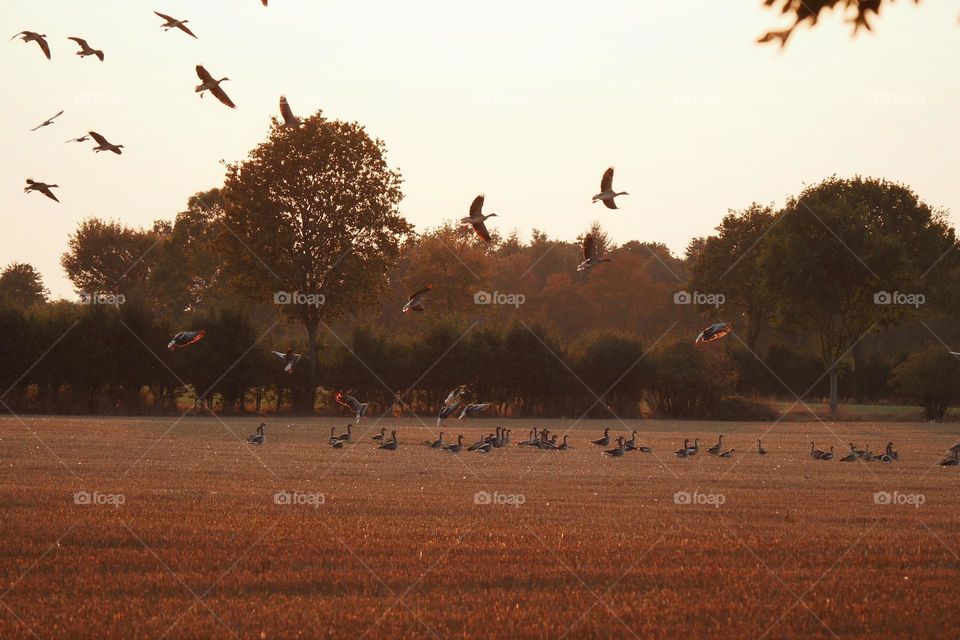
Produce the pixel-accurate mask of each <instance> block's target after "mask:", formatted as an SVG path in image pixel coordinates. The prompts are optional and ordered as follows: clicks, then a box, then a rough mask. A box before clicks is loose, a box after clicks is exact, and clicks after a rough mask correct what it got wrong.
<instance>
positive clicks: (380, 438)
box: [370, 427, 443, 442]
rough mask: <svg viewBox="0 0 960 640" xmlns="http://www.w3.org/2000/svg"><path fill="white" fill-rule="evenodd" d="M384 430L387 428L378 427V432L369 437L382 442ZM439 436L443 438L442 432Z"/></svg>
mask: <svg viewBox="0 0 960 640" xmlns="http://www.w3.org/2000/svg"><path fill="white" fill-rule="evenodd" d="M386 432H387V430H386V429H385V428H383V427H380V433H378V434H376V435H373V436H370V439H371V440H373V441H375V442H383V434H385V433H386ZM440 437H441V438H443V434H442V433H441V434H440Z"/></svg>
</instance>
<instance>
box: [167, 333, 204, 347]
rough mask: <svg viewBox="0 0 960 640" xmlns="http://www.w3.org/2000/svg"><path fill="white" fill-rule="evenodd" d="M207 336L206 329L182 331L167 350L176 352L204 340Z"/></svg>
mask: <svg viewBox="0 0 960 640" xmlns="http://www.w3.org/2000/svg"><path fill="white" fill-rule="evenodd" d="M205 335H207V330H206V329H200V330H199V331H181V332H180V333H178V334H177V335H175V336H173V340H171V341H170V344H168V345H167V349H170V351H176V350H177V349H183V348H184V347H189V346H190V345H191V344H193V343H194V342H200V341H201V340H203V337H204V336H205Z"/></svg>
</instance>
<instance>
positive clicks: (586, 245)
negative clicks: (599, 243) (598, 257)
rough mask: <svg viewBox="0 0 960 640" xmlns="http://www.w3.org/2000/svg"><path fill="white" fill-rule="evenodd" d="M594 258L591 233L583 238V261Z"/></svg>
mask: <svg viewBox="0 0 960 640" xmlns="http://www.w3.org/2000/svg"><path fill="white" fill-rule="evenodd" d="M592 257H593V236H592V235H590V234H589V233H588V234H587V235H585V236H584V237H583V259H584V260H589V259H590V258H592Z"/></svg>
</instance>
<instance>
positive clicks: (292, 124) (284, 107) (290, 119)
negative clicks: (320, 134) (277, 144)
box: [280, 96, 303, 129]
mask: <svg viewBox="0 0 960 640" xmlns="http://www.w3.org/2000/svg"><path fill="white" fill-rule="evenodd" d="M280 115H281V116H283V126H285V127H286V128H288V129H296V128H297V127H299V126H300V125H301V124H303V120H301V119H300V118H298V117H297V116H295V115H293V109H291V108H290V103H289V102H287V96H280Z"/></svg>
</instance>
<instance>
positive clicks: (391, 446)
mask: <svg viewBox="0 0 960 640" xmlns="http://www.w3.org/2000/svg"><path fill="white" fill-rule="evenodd" d="M390 436H391V439H390V441H389V442H384V443H383V444H382V445H380V446H379V447H377V448H378V449H386V450H387V451H396V450H397V449H399V448H400V442H399V441H398V440H397V432H396V431H391V432H390Z"/></svg>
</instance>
